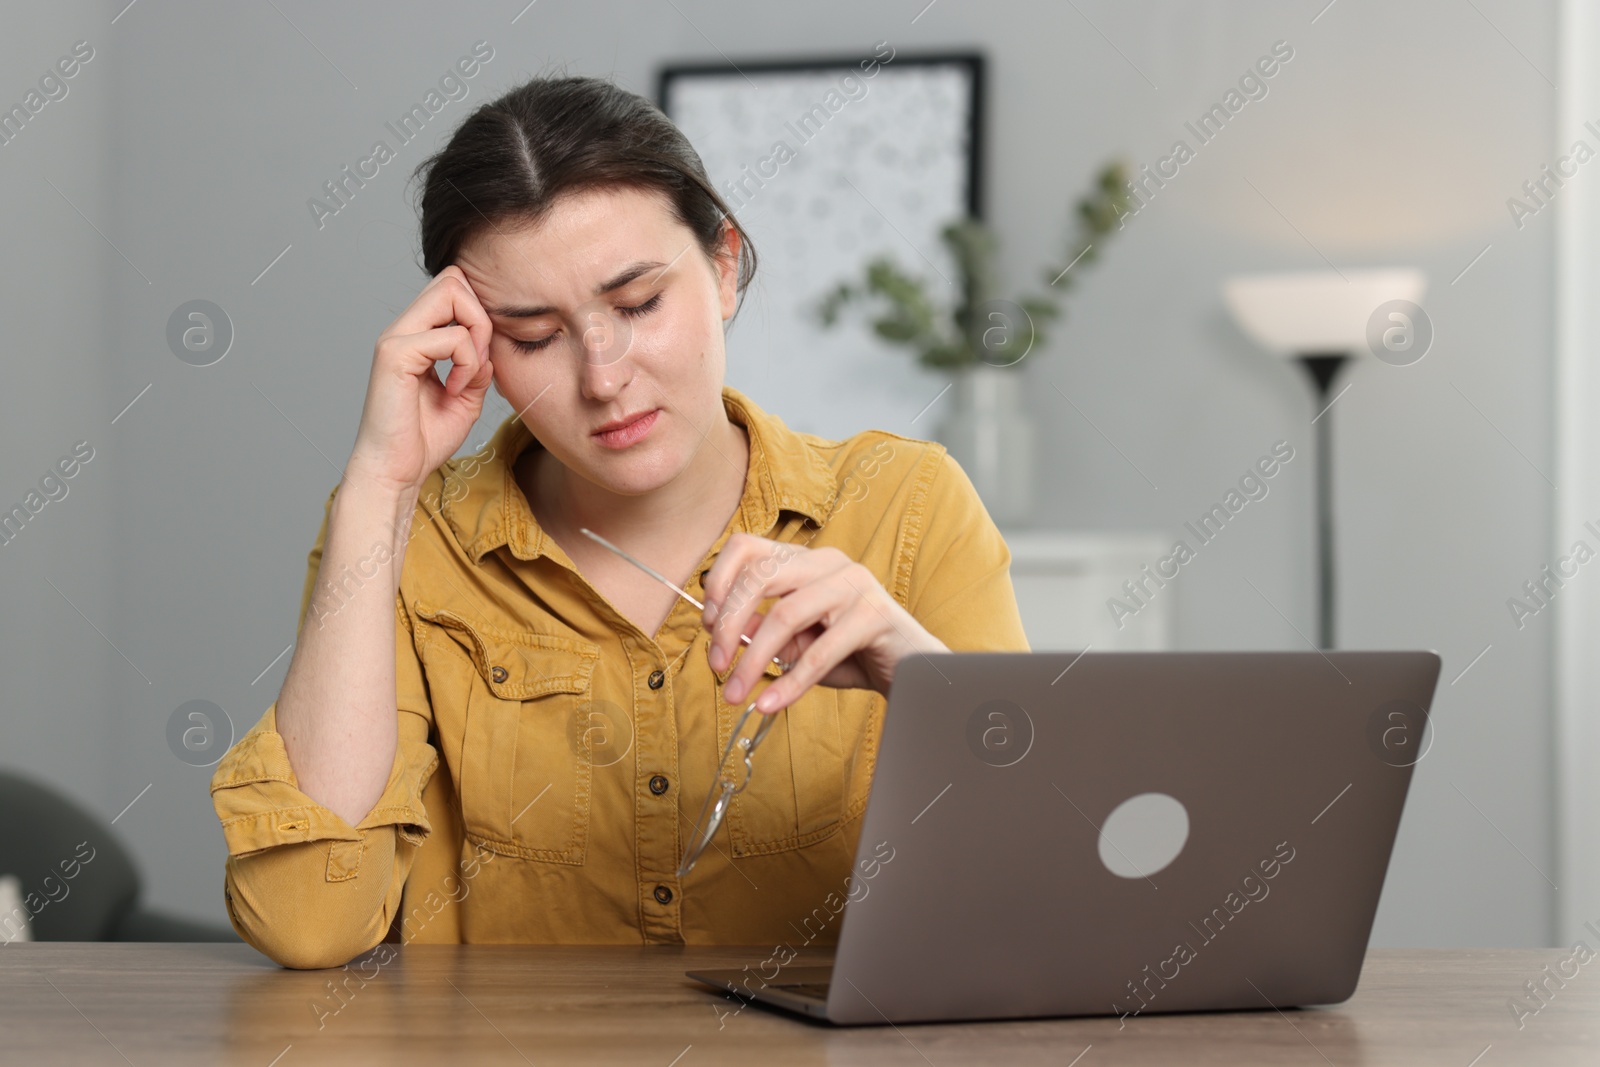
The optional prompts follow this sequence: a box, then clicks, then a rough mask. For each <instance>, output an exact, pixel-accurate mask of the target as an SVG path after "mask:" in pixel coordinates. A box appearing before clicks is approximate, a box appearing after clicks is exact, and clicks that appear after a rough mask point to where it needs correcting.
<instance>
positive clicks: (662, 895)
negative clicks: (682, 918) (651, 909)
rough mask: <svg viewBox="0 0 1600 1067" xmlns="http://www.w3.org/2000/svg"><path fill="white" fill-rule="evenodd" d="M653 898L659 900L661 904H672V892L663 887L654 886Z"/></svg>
mask: <svg viewBox="0 0 1600 1067" xmlns="http://www.w3.org/2000/svg"><path fill="white" fill-rule="evenodd" d="M655 896H656V899H657V900H659V901H660V902H661V903H663V904H671V903H672V890H670V889H668V888H667V887H666V886H664V885H658V886H656V893H655Z"/></svg>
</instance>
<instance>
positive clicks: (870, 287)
mask: <svg viewBox="0 0 1600 1067" xmlns="http://www.w3.org/2000/svg"><path fill="white" fill-rule="evenodd" d="M1129 202H1130V201H1129V195H1128V171H1127V167H1126V166H1125V165H1124V164H1123V163H1122V162H1120V161H1113V162H1111V163H1108V164H1106V165H1105V166H1104V167H1103V168H1102V169H1101V170H1100V172H1099V173H1098V174H1097V175H1096V177H1095V182H1094V185H1093V186H1092V187H1091V189H1090V191H1089V192H1088V193H1087V194H1086V195H1084V196H1083V197H1082V198H1080V199H1079V200H1078V203H1077V211H1076V220H1077V226H1076V230H1075V232H1074V234H1073V235H1072V239H1071V240H1070V241H1069V242H1068V244H1067V258H1066V259H1065V260H1063V261H1062V262H1061V263H1060V264H1058V265H1056V266H1054V267H1049V268H1047V269H1045V270H1044V271H1043V272H1042V273H1041V278H1042V279H1043V281H1044V290H1043V291H1042V292H1037V293H1029V294H1025V295H1022V296H1020V297H1018V298H1017V299H1016V300H1015V301H1001V300H999V297H998V293H997V289H998V285H997V284H996V281H995V271H994V263H995V258H996V254H997V253H998V251H999V239H998V237H997V236H996V235H995V234H994V232H993V231H992V230H990V229H989V228H988V227H986V226H984V225H983V224H982V223H981V222H978V221H977V220H976V219H972V218H962V219H958V220H956V221H955V222H952V223H950V224H949V225H947V226H945V227H944V228H943V229H942V230H941V231H940V234H939V236H940V239H941V240H942V241H943V242H944V245H945V247H946V248H947V249H948V250H949V252H950V256H951V259H952V260H953V261H954V262H955V265H956V268H957V270H958V272H959V274H960V278H961V282H960V285H959V293H960V295H959V297H958V299H957V301H956V303H955V305H954V307H953V308H951V310H950V311H949V312H948V313H941V311H940V310H939V309H938V308H937V307H936V306H935V305H934V304H933V302H932V301H931V300H930V299H929V297H928V283H927V281H926V280H925V279H923V278H920V277H917V276H915V275H912V274H908V273H907V272H906V271H904V270H903V269H902V268H901V267H900V266H899V265H898V264H897V263H895V261H894V260H893V259H891V258H890V257H888V256H878V257H876V258H874V259H873V260H871V261H870V262H869V263H868V264H867V267H866V273H865V275H864V276H863V277H862V278H860V279H858V280H855V281H848V280H847V281H841V282H839V283H837V284H836V285H835V286H834V287H833V288H832V289H831V290H829V291H828V292H827V293H826V294H825V295H824V296H823V298H822V299H821V300H820V301H819V302H818V304H817V306H816V308H815V312H816V316H817V319H818V321H819V322H821V324H822V325H823V326H825V327H832V326H834V325H835V324H837V322H838V321H839V317H840V314H841V313H842V312H843V310H844V309H845V307H846V306H848V305H851V304H855V303H858V302H867V303H870V304H872V305H875V307H876V308H877V314H876V316H875V317H874V318H872V319H871V320H870V323H871V326H872V330H873V332H874V333H876V334H877V335H878V336H879V337H882V338H883V339H884V340H886V341H888V342H890V343H891V344H897V345H900V346H902V347H905V348H909V349H911V350H912V351H913V352H915V353H916V355H917V359H918V361H919V362H920V363H922V365H923V366H925V367H930V368H934V369H940V370H949V369H959V368H962V367H968V366H971V365H973V364H975V363H978V362H980V361H983V360H982V356H981V355H980V353H992V352H994V351H996V348H995V345H996V339H997V338H1004V339H1005V340H1004V341H1002V342H1001V343H1012V342H1011V331H1014V330H1016V329H1017V328H1018V327H1019V326H1020V327H1022V328H1024V329H1025V330H1026V336H1025V337H1024V338H1022V340H1025V341H1026V343H1027V348H1025V349H1024V351H1027V350H1028V349H1031V348H1032V347H1034V346H1038V345H1041V344H1043V343H1044V340H1045V331H1046V327H1047V326H1048V325H1049V324H1052V323H1054V322H1055V321H1056V320H1057V319H1059V318H1060V317H1061V316H1062V315H1063V314H1064V311H1063V309H1062V306H1061V304H1062V300H1063V298H1064V295H1065V293H1066V291H1067V290H1069V289H1070V288H1071V287H1072V285H1073V283H1074V282H1075V281H1076V280H1077V276H1076V274H1075V273H1074V271H1075V270H1076V268H1078V267H1082V266H1087V265H1089V264H1092V263H1093V262H1094V261H1095V260H1096V258H1098V254H1099V249H1100V247H1101V246H1102V245H1104V243H1105V242H1106V241H1107V240H1108V239H1109V238H1110V235H1111V233H1112V231H1114V230H1116V229H1119V228H1120V226H1121V220H1122V219H1123V217H1124V216H1126V215H1127V214H1128V211H1129ZM1011 303H1014V304H1015V306H1017V307H1020V308H1021V309H1022V311H1024V312H1025V313H1026V317H1027V319H1028V321H1027V322H1026V323H1013V322H1010V321H1009V319H1010V316H1009V315H1007V314H1004V313H1003V312H1002V311H1000V310H997V309H996V306H997V305H1003V304H1011ZM996 320H999V321H998V323H997V321H996Z"/></svg>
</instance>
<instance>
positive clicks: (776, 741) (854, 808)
mask: <svg viewBox="0 0 1600 1067" xmlns="http://www.w3.org/2000/svg"><path fill="white" fill-rule="evenodd" d="M727 673H729V672H727V671H725V672H723V674H724V675H726V674H727ZM776 673H777V670H776V668H775V667H773V666H771V665H769V666H768V668H767V674H768V675H769V676H772V675H775V674H776ZM747 703H748V700H747V701H746V702H745V703H741V704H739V705H737V706H734V705H730V704H728V703H727V702H725V701H724V700H723V699H722V696H721V686H720V685H719V686H718V695H717V746H718V747H717V753H718V755H720V754H721V752H722V747H723V746H725V745H726V744H727V743H728V737H729V735H730V734H731V733H732V732H733V727H734V725H735V724H736V723H737V722H738V721H739V716H740V715H741V714H742V713H743V712H744V709H745V706H746V704H747ZM884 703H885V702H884V700H883V698H882V697H881V696H879V695H878V694H876V693H872V692H869V691H866V690H855V689H830V688H828V687H826V686H820V685H818V686H812V687H811V689H810V690H809V691H807V692H806V694H805V695H804V696H802V697H801V698H800V699H799V700H798V701H796V702H795V703H793V704H791V705H789V706H788V707H787V708H785V709H784V710H782V711H780V712H778V713H777V714H778V721H777V722H775V723H773V724H772V728H771V729H770V730H769V731H768V732H767V736H766V737H765V738H764V739H763V740H762V742H761V747H759V748H757V749H756V751H755V755H754V756H753V757H752V758H751V763H752V765H753V767H754V771H753V772H752V773H751V776H750V781H749V784H748V785H746V786H745V788H744V791H743V792H741V793H739V794H738V795H737V796H736V797H734V799H733V803H732V805H731V806H730V807H729V808H728V815H727V827H728V838H729V846H730V848H731V851H732V854H733V855H734V856H736V857H737V856H761V855H770V854H772V853H775V852H787V851H790V850H792V849H797V848H804V847H806V846H807V845H813V844H816V843H817V842H819V841H822V840H825V839H827V838H829V837H832V836H833V835H834V834H836V833H838V832H839V830H840V828H841V827H842V826H844V824H845V823H846V822H848V821H849V820H851V819H853V818H855V817H856V816H858V815H860V814H861V812H862V811H863V810H865V808H866V806H867V795H868V793H869V792H870V790H871V785H872V771H873V767H874V765H875V763H876V757H877V744H878V733H879V730H880V728H881V725H882V710H883V705H884ZM758 714H760V713H759V712H755V713H752V718H753V717H754V716H755V715H758ZM753 728H754V726H753V724H751V723H746V724H745V731H746V733H748V732H749V731H750V730H752V729H753ZM734 758H738V757H737V756H735V757H734Z"/></svg>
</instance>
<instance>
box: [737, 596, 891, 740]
mask: <svg viewBox="0 0 1600 1067" xmlns="http://www.w3.org/2000/svg"><path fill="white" fill-rule="evenodd" d="M863 606H864V605H863ZM872 634H873V621H872V619H871V618H869V617H868V615H867V614H866V613H864V612H862V611H851V612H850V613H849V614H848V615H847V616H846V617H845V618H842V619H840V620H839V621H838V622H837V623H835V624H834V625H832V626H830V627H828V628H827V629H825V630H823V631H822V633H821V634H820V635H819V636H818V637H817V638H816V640H814V641H812V642H811V643H810V644H809V645H807V646H806V649H805V651H804V652H802V653H801V654H800V658H799V659H797V660H795V661H794V665H793V666H792V667H790V668H789V669H788V670H786V671H784V672H783V674H782V675H780V676H779V677H777V678H774V679H773V680H772V681H771V682H770V683H769V684H768V685H767V687H766V688H765V689H763V690H762V691H761V695H760V696H758V697H756V710H757V711H760V712H764V713H771V712H774V711H778V710H780V709H782V708H787V707H789V706H790V705H791V704H793V703H794V702H795V701H797V700H799V699H800V698H801V697H803V696H805V695H806V693H807V691H809V690H810V689H811V687H812V686H814V685H816V684H817V683H818V682H820V681H821V680H822V679H824V678H826V677H827V676H828V674H829V673H831V672H832V671H833V670H834V668H836V667H838V666H839V664H841V663H843V662H844V661H845V660H847V659H849V658H850V657H851V656H853V655H855V653H856V651H857V650H858V649H860V648H863V647H865V645H866V644H867V643H868V642H869V641H871V640H872Z"/></svg>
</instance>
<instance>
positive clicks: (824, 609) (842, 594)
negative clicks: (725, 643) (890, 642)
mask: <svg viewBox="0 0 1600 1067" xmlns="http://www.w3.org/2000/svg"><path fill="white" fill-rule="evenodd" d="M859 599H860V594H858V593H856V592H854V591H853V590H852V589H850V587H849V586H848V585H846V584H845V583H843V582H837V581H828V580H826V579H823V580H820V581H814V582H810V583H808V584H807V585H805V586H803V587H802V588H800V589H796V590H794V591H792V592H790V593H788V594H787V595H785V596H784V597H782V598H781V599H780V600H779V601H778V602H777V603H776V604H774V605H773V606H772V608H771V609H769V610H768V611H767V613H766V615H765V616H764V617H763V618H762V619H761V622H760V624H759V626H758V627H757V629H756V631H755V633H754V634H753V635H751V638H750V647H749V648H748V649H746V650H745V652H744V654H743V655H742V656H741V657H740V658H739V662H738V664H737V665H736V666H735V667H734V669H733V673H732V674H731V675H729V676H728V680H727V681H726V682H724V683H723V686H722V692H723V696H724V698H725V699H726V700H727V701H728V702H729V703H730V704H732V703H737V702H739V701H740V700H742V699H744V696H745V694H747V693H749V692H750V690H751V689H752V688H753V687H754V685H755V683H756V679H758V678H760V677H761V674H762V672H763V671H765V670H766V667H767V664H768V663H770V662H771V661H772V658H773V657H774V656H776V655H777V654H778V653H779V652H780V651H782V650H784V649H786V648H788V647H790V646H791V645H793V644H794V643H795V639H796V637H797V636H798V635H799V634H800V633H801V632H802V631H805V630H808V629H810V628H811V627H812V626H813V625H816V624H822V625H823V626H824V627H825V628H826V627H827V625H828V623H829V622H830V621H832V620H836V619H838V618H840V617H841V616H843V614H844V612H845V611H846V609H848V608H849V606H850V602H851V601H852V600H859Z"/></svg>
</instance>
